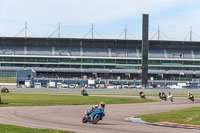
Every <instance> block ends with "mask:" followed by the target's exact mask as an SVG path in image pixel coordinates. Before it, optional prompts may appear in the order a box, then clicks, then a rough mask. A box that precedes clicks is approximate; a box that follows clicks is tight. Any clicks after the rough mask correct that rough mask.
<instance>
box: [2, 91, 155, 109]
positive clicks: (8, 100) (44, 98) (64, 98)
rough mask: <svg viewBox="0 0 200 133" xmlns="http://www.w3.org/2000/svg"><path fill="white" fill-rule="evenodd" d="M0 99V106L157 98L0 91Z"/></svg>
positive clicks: (79, 103) (132, 100) (113, 102)
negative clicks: (0, 100)
mask: <svg viewBox="0 0 200 133" xmlns="http://www.w3.org/2000/svg"><path fill="white" fill-rule="evenodd" d="M1 99H2V104H0V106H48V105H93V104H97V103H99V102H100V101H104V102H105V103H106V104H127V103H144V102H157V100H149V99H135V98H117V97H94V96H73V95H48V94H20V93H1Z"/></svg>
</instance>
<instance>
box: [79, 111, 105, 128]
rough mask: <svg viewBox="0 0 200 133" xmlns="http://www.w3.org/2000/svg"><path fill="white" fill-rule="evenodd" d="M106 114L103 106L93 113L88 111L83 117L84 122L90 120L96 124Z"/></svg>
mask: <svg viewBox="0 0 200 133" xmlns="http://www.w3.org/2000/svg"><path fill="white" fill-rule="evenodd" d="M104 116H105V112H104V109H101V108H100V109H97V110H95V111H94V112H92V113H91V114H90V113H89V112H88V111H86V112H85V116H84V117H83V119H82V122H83V123H87V122H90V123H92V124H96V123H97V122H98V121H99V120H102V119H103V117H104Z"/></svg>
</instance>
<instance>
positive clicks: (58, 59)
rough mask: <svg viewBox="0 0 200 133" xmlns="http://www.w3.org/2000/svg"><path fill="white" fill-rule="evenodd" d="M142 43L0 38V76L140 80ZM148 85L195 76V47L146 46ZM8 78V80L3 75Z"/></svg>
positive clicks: (199, 46) (198, 46)
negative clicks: (20, 72)
mask: <svg viewBox="0 0 200 133" xmlns="http://www.w3.org/2000/svg"><path fill="white" fill-rule="evenodd" d="M141 43H142V41H141V40H120V39H81V38H20V37H1V38H0V55H1V56H0V66H1V67H0V71H1V72H0V77H2V76H3V73H6V72H7V73H9V75H12V76H13V75H16V72H17V71H18V70H24V69H27V70H28V69H33V70H35V71H36V76H37V77H41V75H42V74H45V75H47V77H49V78H84V77H87V78H100V79H127V80H128V79H130V80H137V79H138V80H139V79H140V78H141V59H142V53H141V49H142V46H141ZM148 72H149V80H150V79H153V80H190V81H191V80H195V79H198V78H199V77H200V42H192V41H191V42H190V41H161V40H157V41H156V40H152V41H149V71H148ZM7 76H8V75H7Z"/></svg>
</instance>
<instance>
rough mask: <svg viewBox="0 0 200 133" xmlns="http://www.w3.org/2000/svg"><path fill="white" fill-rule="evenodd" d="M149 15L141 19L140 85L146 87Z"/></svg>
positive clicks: (144, 15)
mask: <svg viewBox="0 0 200 133" xmlns="http://www.w3.org/2000/svg"><path fill="white" fill-rule="evenodd" d="M148 53H149V15H148V14H143V18H142V85H144V86H145V87H146V86H147V85H148Z"/></svg>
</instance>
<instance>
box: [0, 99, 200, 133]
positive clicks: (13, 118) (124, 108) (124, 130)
mask: <svg viewBox="0 0 200 133" xmlns="http://www.w3.org/2000/svg"><path fill="white" fill-rule="evenodd" d="M152 99H158V98H153V97H152ZM195 106H200V99H195V102H192V101H189V100H187V99H186V98H175V101H174V102H173V103H171V102H170V101H162V102H156V103H138V104H112V105H106V109H105V112H106V117H104V119H103V120H102V121H100V122H99V123H98V124H96V125H93V124H89V123H86V124H83V123H82V121H81V120H82V117H83V116H84V112H85V110H86V109H88V108H90V107H91V106H89V105H74V106H37V107H35V106H30V107H1V108H0V123H2V124H12V125H19V126H26V127H34V128H51V129H59V130H68V131H75V132H84V133H94V132H95V133H133V132H135V133H161V132H162V133H169V132H171V133H175V132H176V133H188V132H190V133H199V132H200V130H197V129H183V128H171V127H160V126H153V125H145V124H137V123H131V122H129V121H125V120H124V119H125V118H126V117H131V116H136V115H143V114H150V113H158V112H167V111H170V110H178V109H184V108H188V107H195Z"/></svg>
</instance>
